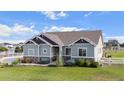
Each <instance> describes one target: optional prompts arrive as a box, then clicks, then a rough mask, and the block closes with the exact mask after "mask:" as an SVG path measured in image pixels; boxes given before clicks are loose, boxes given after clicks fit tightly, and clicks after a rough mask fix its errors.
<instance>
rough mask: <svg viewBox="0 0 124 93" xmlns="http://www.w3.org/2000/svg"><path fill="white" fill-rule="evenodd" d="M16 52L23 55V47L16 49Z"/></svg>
mask: <svg viewBox="0 0 124 93" xmlns="http://www.w3.org/2000/svg"><path fill="white" fill-rule="evenodd" d="M15 52H16V53H21V52H23V47H18V46H17V47H16V48H15Z"/></svg>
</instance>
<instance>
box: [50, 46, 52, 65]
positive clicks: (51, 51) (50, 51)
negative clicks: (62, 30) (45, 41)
mask: <svg viewBox="0 0 124 93" xmlns="http://www.w3.org/2000/svg"><path fill="white" fill-rule="evenodd" d="M50 63H52V46H51V47H50Z"/></svg>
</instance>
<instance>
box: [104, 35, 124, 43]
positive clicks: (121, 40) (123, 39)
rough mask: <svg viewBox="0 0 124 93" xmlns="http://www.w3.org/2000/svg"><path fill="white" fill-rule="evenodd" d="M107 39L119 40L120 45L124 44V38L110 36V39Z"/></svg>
mask: <svg viewBox="0 0 124 93" xmlns="http://www.w3.org/2000/svg"><path fill="white" fill-rule="evenodd" d="M105 39H107V40H109V39H117V40H118V41H119V42H120V43H124V36H109V37H105Z"/></svg>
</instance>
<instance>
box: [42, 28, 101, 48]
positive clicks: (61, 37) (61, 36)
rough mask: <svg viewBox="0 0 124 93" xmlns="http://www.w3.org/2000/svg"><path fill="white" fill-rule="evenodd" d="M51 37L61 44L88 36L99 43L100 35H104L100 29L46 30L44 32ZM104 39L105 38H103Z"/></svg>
mask: <svg viewBox="0 0 124 93" xmlns="http://www.w3.org/2000/svg"><path fill="white" fill-rule="evenodd" d="M42 34H43V35H45V36H46V37H48V38H49V39H51V40H53V41H54V42H56V43H57V44H59V45H64V46H68V45H70V44H72V43H73V42H75V41H76V40H79V39H80V38H87V39H89V40H90V41H92V42H93V43H94V44H96V45H97V44H98V41H99V38H100V36H101V37H102V32H101V31H100V30H95V31H66V32H46V33H42ZM102 39H103V38H102Z"/></svg>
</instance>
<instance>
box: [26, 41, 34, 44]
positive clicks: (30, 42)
mask: <svg viewBox="0 0 124 93" xmlns="http://www.w3.org/2000/svg"><path fill="white" fill-rule="evenodd" d="M26 44H34V42H32V41H28V42H26Z"/></svg>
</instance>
